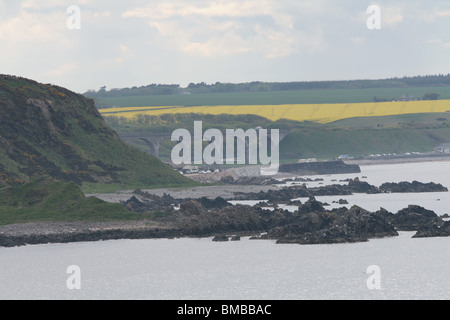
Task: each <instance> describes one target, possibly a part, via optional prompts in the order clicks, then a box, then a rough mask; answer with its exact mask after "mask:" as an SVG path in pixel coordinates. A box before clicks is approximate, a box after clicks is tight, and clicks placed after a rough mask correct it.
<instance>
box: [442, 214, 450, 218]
mask: <svg viewBox="0 0 450 320" xmlns="http://www.w3.org/2000/svg"><path fill="white" fill-rule="evenodd" d="M441 218H444V219H447V218H450V216H449V215H448V213H444V214H443V215H442V216H441Z"/></svg>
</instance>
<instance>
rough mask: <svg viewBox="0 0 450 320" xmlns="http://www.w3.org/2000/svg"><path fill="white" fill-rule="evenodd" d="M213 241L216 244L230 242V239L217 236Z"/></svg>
mask: <svg viewBox="0 0 450 320" xmlns="http://www.w3.org/2000/svg"><path fill="white" fill-rule="evenodd" d="M212 241H214V242H228V241H230V239H229V238H228V236H215V237H214V238H213V239H212Z"/></svg>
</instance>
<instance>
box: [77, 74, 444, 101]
mask: <svg viewBox="0 0 450 320" xmlns="http://www.w3.org/2000/svg"><path fill="white" fill-rule="evenodd" d="M84 95H85V96H86V97H89V98H93V99H95V101H96V104H97V106H98V107H100V108H108V107H136V106H143V107H146V106H205V105H209V106H217V105H261V104H264V105H267V104H270V105H280V104H322V103H359V102H381V101H392V100H401V99H408V100H421V99H424V100H435V99H450V74H449V75H429V76H417V77H403V78H391V79H380V80H349V81H304V82H259V81H256V82H249V83H220V82H217V83H215V84H206V83H204V82H202V83H191V84H189V85H188V86H187V87H186V88H182V87H181V86H180V85H177V84H170V85H165V84H151V85H146V86H141V87H132V88H122V89H111V90H106V87H102V88H101V89H100V90H98V91H94V90H90V91H88V92H86V93H84Z"/></svg>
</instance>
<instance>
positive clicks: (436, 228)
mask: <svg viewBox="0 0 450 320" xmlns="http://www.w3.org/2000/svg"><path fill="white" fill-rule="evenodd" d="M433 237H450V221H446V222H444V223H443V224H439V223H428V224H426V225H424V226H422V227H420V228H419V230H417V232H416V234H415V235H414V236H413V238H433Z"/></svg>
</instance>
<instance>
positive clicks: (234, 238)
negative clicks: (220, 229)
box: [231, 236, 241, 241]
mask: <svg viewBox="0 0 450 320" xmlns="http://www.w3.org/2000/svg"><path fill="white" fill-rule="evenodd" d="M231 241H241V237H240V236H232V237H231Z"/></svg>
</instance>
